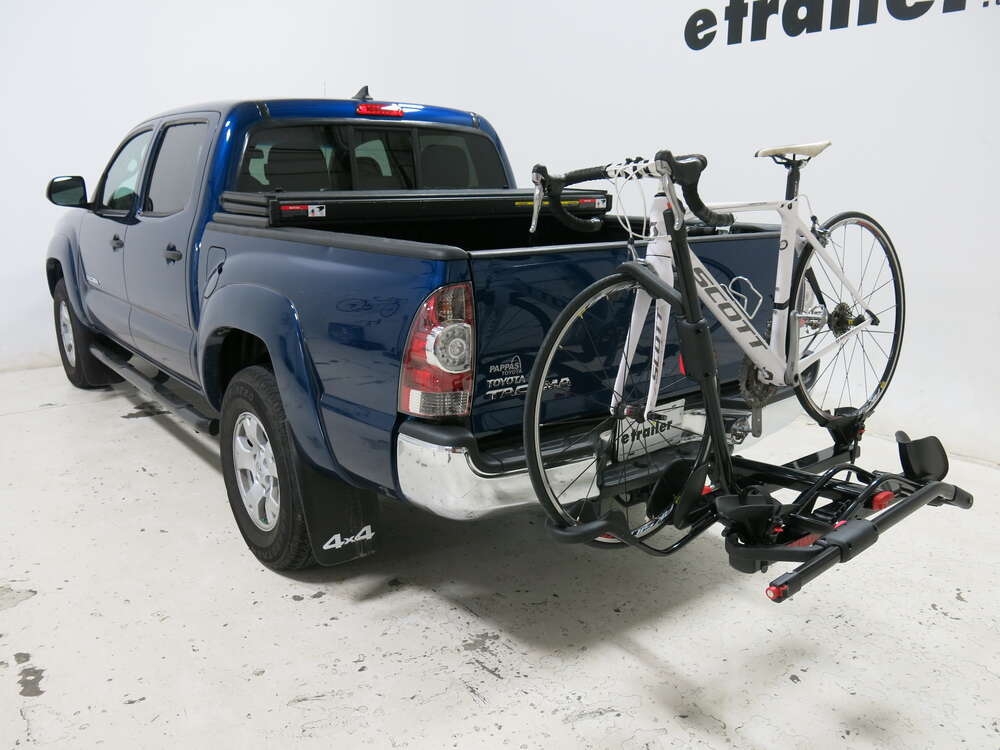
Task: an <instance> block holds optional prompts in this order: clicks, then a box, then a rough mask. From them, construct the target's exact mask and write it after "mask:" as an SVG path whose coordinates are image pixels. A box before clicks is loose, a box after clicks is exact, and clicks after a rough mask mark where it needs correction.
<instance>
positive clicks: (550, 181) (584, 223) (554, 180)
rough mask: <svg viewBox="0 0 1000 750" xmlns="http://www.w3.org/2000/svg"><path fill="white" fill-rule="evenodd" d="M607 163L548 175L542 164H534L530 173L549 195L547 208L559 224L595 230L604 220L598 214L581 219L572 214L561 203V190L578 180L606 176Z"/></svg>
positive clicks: (579, 229)
mask: <svg viewBox="0 0 1000 750" xmlns="http://www.w3.org/2000/svg"><path fill="white" fill-rule="evenodd" d="M607 170H608V168H607V165H605V166H603V167H587V168H586V169H576V170H573V171H572V172H567V173H566V174H564V175H550V174H549V172H548V170H547V169H546V168H545V166H544V165H542V164H536V165H535V167H534V169H532V173H533V174H534V175H537V176H538V177H539V178H540V179H541V182H542V185H543V186H544V187H545V192H546V194H548V196H549V208H551V209H552V215H553V216H555V217H556V218H557V219H558V220H559V222H560V223H561V224H563V225H564V226H566V227H568V228H569V229H572V230H574V231H577V232H597V231H599V230H600V229H601V228H602V227H603V226H604V220H603V219H602V218H600V217H599V216H594V217H591V218H590V219H581V218H578V217H576V216H573V214H571V213H570V212H569V211H567V210H566V208H565V207H564V206H563V204H562V191H563V188H565V187H566V186H567V185H575V184H576V183H578V182H589V181H590V180H601V179H604V178H605V177H607V176H608V171H607Z"/></svg>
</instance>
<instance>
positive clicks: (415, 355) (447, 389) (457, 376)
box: [399, 282, 475, 417]
mask: <svg viewBox="0 0 1000 750" xmlns="http://www.w3.org/2000/svg"><path fill="white" fill-rule="evenodd" d="M474 356H475V319H474V316H473V311H472V284H471V283H469V282H464V283H461V284H450V285H448V286H443V287H441V288H440V289H438V290H437V291H435V292H433V293H432V294H431V295H430V296H429V297H428V298H427V299H425V300H424V303H423V304H422V305H421V306H420V309H419V310H418V311H417V315H416V317H415V318H414V319H413V325H412V326H410V335H409V338H408V339H407V341H406V351H405V353H404V355H403V371H402V373H401V375H400V378H399V410H400V411H401V412H404V413H405V414H412V415H413V416H415V417H461V416H465V415H467V414H468V413H469V406H470V404H471V402H472V364H473V361H474V359H473V358H474Z"/></svg>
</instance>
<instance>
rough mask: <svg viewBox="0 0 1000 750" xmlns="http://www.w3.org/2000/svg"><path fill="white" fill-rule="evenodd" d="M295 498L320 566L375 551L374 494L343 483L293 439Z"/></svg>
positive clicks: (376, 507) (376, 504) (376, 519)
mask: <svg viewBox="0 0 1000 750" xmlns="http://www.w3.org/2000/svg"><path fill="white" fill-rule="evenodd" d="M292 444H293V445H294V446H295V451H294V452H295V458H294V460H295V463H296V474H297V478H298V482H299V497H301V498H302V515H303V517H304V518H305V522H306V529H307V530H308V533H309V543H310V545H311V546H312V552H313V556H314V557H315V558H316V562H317V563H319V564H320V565H325V566H330V565H340V564H341V563H346V562H350V561H351V560H355V559H357V558H359V557H366V556H368V555H370V554H372V553H374V552H375V550H376V545H377V543H378V540H379V531H380V530H381V529H380V527H379V501H378V495H376V494H375V493H374V492H372V491H370V490H362V489H359V488H358V487H354V486H353V485H350V484H347V483H346V482H344V481H343V480H341V479H340V478H339V477H336V476H333V475H331V474H329V473H327V472H325V471H321V470H320V469H319V468H318V467H316V466H314V465H313V464H311V463H310V462H309V461H308V460H307V459H305V458H304V456H303V453H302V451H301V450H300V449H299V448H298V445H297V444H296V443H295V442H294V438H293V442H292Z"/></svg>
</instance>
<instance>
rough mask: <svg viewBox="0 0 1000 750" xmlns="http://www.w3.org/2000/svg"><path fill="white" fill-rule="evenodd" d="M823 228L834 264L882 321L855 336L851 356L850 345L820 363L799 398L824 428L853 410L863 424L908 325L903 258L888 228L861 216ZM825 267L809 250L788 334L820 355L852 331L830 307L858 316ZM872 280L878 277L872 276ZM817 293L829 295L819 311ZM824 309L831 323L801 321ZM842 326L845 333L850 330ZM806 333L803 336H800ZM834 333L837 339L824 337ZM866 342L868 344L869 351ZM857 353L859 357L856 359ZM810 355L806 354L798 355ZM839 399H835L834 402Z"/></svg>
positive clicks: (840, 218) (800, 268)
mask: <svg viewBox="0 0 1000 750" xmlns="http://www.w3.org/2000/svg"><path fill="white" fill-rule="evenodd" d="M852 227H854V228H856V230H857V231H856V232H855V233H854V235H850V234H849V232H850V230H851V228H852ZM822 229H823V230H824V231H826V232H828V237H829V239H828V241H827V248H826V249H827V251H828V253H829V254H830V255H832V256H834V257H835V258H836V260H837V262H838V264H839V265H840V267H841V268H842V269H843V272H844V274H845V275H846V276H847V277H848V278H849V279H850V280H851V281H852V282H854V283H855V285H856V286H857V287H858V291H859V292H860V294H861V296H862V297H863V298H866V300H867V302H868V308H869V309H870V310H871V311H872V312H875V313H876V314H877V317H878V319H879V323H878V324H877V325H875V324H871V325H870V327H869V328H868V329H866V330H865V331H862V332H860V333H859V334H858V335H857V336H855V337H854V339H855V341H854V342H853V350H852V351H851V353H850V354H848V350H849V349H851V347H852V344H851V343H847V344H845V345H844V346H842V347H841V348H840V349H839V350H838V351H837V354H835V355H833V357H832V358H829V359H828V360H827V361H825V362H824V360H823V359H820V360H819V361H818V362H816V363H815V364H813V365H812V366H811V367H812V369H813V370H814V372H812V373H811V374H810V377H808V378H803V382H802V383H800V384H799V385H797V386H796V387H795V395H796V396H797V397H798V399H799V403H800V404H801V405H802V408H803V409H805V411H806V413H808V414H809V416H810V417H812V418H813V419H814V420H816V421H817V422H818V423H819V424H821V425H823V424H827V423H829V422H830V421H831V420H833V419H834V418H835V417H837V416H838V412H839V413H840V414H844V413H847V412H849V411H851V412H854V413H858V414H860V415H861V417H862V418H864V417H867V416H868V415H869V414H871V413H872V412H873V411H874V410H875V407H876V406H878V403H879V402H880V401H881V400H882V397H883V396H884V395H885V392H886V390H887V388H888V386H889V383H890V381H891V380H892V376H893V374H894V373H895V371H896V365H897V364H898V362H899V355H900V351H901V349H902V343H903V328H904V324H905V322H906V292H905V288H904V286H903V273H902V269H901V267H900V263H899V256H898V255H897V254H896V249H895V247H894V246H893V244H892V240H890V239H889V235H888V233H886V231H885V229H883V228H882V226H881V225H880V224H879V223H878V222H877V221H875V219H873V218H872V217H871V216H868V215H867V214H863V213H860V212H858V211H848V212H845V213H841V214H837V215H836V216H834V217H833V218H831V219H828V220H827V221H826V222H824V224H823V225H822ZM840 232H843V236H844V238H845V239H844V241H843V243H842V244H838V242H837V236H838V233H840ZM851 236H856V237H857V238H859V241H858V242H856V243H854V242H850V241H849V237H851ZM855 245H856V246H857V248H858V250H859V253H858V254H857V260H858V262H857V269H859V270H852V269H855V266H854V258H855V253H854V246H855ZM866 245H867V246H869V252H868V254H867V255H866V254H865V252H864V247H865V246H866ZM825 265H826V264H825V263H824V262H823V261H822V259H821V258H820V256H819V254H818V253H816V251H815V250H814V249H813V248H812V247H811V246H809V247H807V248H806V249H805V250H804V251H803V253H802V256H801V258H800V259H799V263H798V265H797V267H796V269H795V275H794V277H793V280H792V295H791V298H790V299H791V302H792V304H791V305H790V310H789V316H790V317H789V324H788V332H789V333H788V335H789V337H791V336H792V335H796V334H797V335H799V338H800V347H802V346H806V347H808V346H809V345H810V344H811V343H814V344H815V350H818V349H821V348H822V347H824V346H826V345H828V344H829V343H830V342H831V341H833V340H835V338H836V337H839V336H842V335H844V333H845V332H849V330H850V328H849V327H847V326H846V325H842V326H841V328H838V327H837V326H836V325H835V323H834V316H833V315H831V314H830V313H831V309H833V310H836V308H837V307H838V306H840V305H846V307H844V314H845V315H848V316H855V315H856V314H857V310H855V304H854V302H853V298H851V297H850V295H849V294H844V291H845V290H843V289H842V288H841V289H840V290H839V291H838V290H837V289H836V288H835V287H837V283H836V282H834V281H833V280H832V279H831V277H830V276H829V275H825V274H824V273H822V272H816V269H822V268H823V267H825ZM809 269H813V273H812V274H809V273H808V270H809ZM876 274H881V275H876ZM871 276H875V278H870V277H871ZM824 277H825V278H824ZM818 294H823V295H824V301H823V304H821V305H817V296H818ZM838 297H848V298H849V299H851V304H850V305H847V303H846V302H844V301H843V300H842V299H841V300H839V303H840V305H838V304H834V301H835V300H837V299H838ZM888 302H891V303H892V304H891V306H890V305H888V304H887V303H888ZM876 303H878V304H876ZM883 307H884V308H885V309H883ZM820 308H822V309H823V310H824V311H825V314H826V315H827V320H826V322H825V323H822V324H818V323H817V324H814V325H816V326H817V327H815V328H813V329H812V330H809V329H808V327H806V326H805V324H803V322H802V318H799V317H796V314H797V313H803V314H808V313H809V312H810V310H813V311H815V310H817V309H820ZM875 308H878V309H875ZM855 319H856V318H855ZM843 328H846V331H845V330H843ZM803 331H805V334H806V335H805V336H803V335H802V333H803ZM838 331H839V332H838ZM831 335H832V336H833V338H825V339H824V337H830V336H831ZM866 341H867V342H868V343H869V345H868V346H867V347H866V346H865V342H866ZM789 343H791V339H790V338H789ZM859 343H860V347H859V346H858V344H859ZM859 349H860V354H861V356H860V357H858V356H857V355H858V352H859ZM806 350H808V349H806ZM806 350H800V355H801V354H802V352H803V351H806ZM883 358H884V360H883ZM855 362H857V364H858V366H857V367H855V366H854V363H855ZM817 365H818V367H817ZM828 373H829V374H828ZM839 373H842V377H840V376H838V374H839ZM831 386H832V390H831ZM838 388H839V393H838ZM845 392H846V393H845ZM833 394H837V395H836V396H833ZM844 395H846V398H847V403H846V404H845V403H844V402H843V396H844ZM831 396H833V397H831ZM833 398H836V399H837V400H836V401H834V400H833Z"/></svg>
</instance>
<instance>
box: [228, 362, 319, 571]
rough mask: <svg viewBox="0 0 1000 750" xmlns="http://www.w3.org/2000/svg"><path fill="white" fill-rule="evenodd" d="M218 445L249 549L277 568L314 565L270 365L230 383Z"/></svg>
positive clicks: (289, 442)
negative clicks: (252, 512)
mask: <svg viewBox="0 0 1000 750" xmlns="http://www.w3.org/2000/svg"><path fill="white" fill-rule="evenodd" d="M258 428H259V429H258ZM219 443H220V449H221V450H220V452H221V454H222V474H223V477H224V479H225V482H226V492H227V493H228V495H229V505H230V507H231V508H232V511H233V517H234V518H235V519H236V525H237V527H239V530H240V533H241V534H242V535H243V539H244V541H246V543H247V546H248V547H249V548H250V551H251V552H253V554H254V556H255V557H256V558H257V559H258V560H260V562H262V563H263V564H264V565H266V566H267V567H269V568H271V569H272V570H300V569H302V568H306V567H309V566H311V565H313V564H315V558H314V557H313V554H312V548H311V547H310V544H309V534H308V530H307V528H306V522H305V518H304V516H303V513H302V507H303V505H302V497H301V485H300V482H299V481H298V477H297V475H296V473H295V466H296V461H295V456H294V454H293V451H295V450H296V448H295V447H294V444H293V442H292V440H291V436H290V433H289V431H288V428H287V421H286V419H285V410H284V407H283V406H282V404H281V396H280V394H279V391H278V383H277V381H276V380H275V378H274V373H272V372H271V370H270V369H268V368H267V367H263V366H260V365H254V366H252V367H247V368H246V369H244V370H241V371H240V372H238V373H237V374H236V376H235V377H234V378H233V379H232V380H231V381H230V383H229V386H228V387H227V388H226V393H225V396H224V397H223V401H222V420H221V424H220V434H219ZM275 501H276V502H275ZM251 508H253V509H254V511H255V513H254V514H253V516H252V515H251V510H250V509H251Z"/></svg>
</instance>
